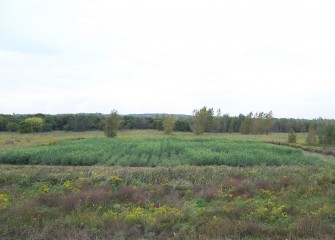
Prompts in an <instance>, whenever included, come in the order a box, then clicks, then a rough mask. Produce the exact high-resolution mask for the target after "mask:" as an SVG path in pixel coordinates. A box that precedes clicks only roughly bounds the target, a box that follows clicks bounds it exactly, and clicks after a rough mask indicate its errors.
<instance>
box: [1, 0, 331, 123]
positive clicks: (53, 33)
mask: <svg viewBox="0 0 335 240" xmlns="http://www.w3.org/2000/svg"><path fill="white" fill-rule="evenodd" d="M0 86H1V87H0V98H1V99H0V113H8V114H11V113H38V112H42V113H51V114H55V113H77V112H101V113H108V112H110V111H111V110H112V109H117V110H118V111H119V112H120V113H121V114H127V113H157V112H159V113H184V114H191V113H192V110H193V109H196V108H197V109H198V108H201V107H203V106H208V107H213V108H214V109H217V108H221V110H222V112H223V113H230V115H237V114H239V113H244V114H247V113H248V112H250V111H253V112H256V111H270V110H272V111H273V112H274V116H275V117H295V118H317V117H323V118H335V1H334V0H322V1H320V0H281V1H273V0H253V1H250V0H234V1H231V0H229V1H226V0H220V1H215V0H211V1H197V0H169V1H157V0H150V1H147V0H136V1H128V0H124V1H113V0H106V1H103V0H97V1H91V0H89V1H88V0H87V1H85V0H80V1H69V0H57V1H51V0H50V1H46V0H22V1H21V0H15V1H13V0H0Z"/></svg>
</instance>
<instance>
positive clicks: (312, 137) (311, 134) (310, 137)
mask: <svg viewBox="0 0 335 240" xmlns="http://www.w3.org/2000/svg"><path fill="white" fill-rule="evenodd" d="M306 143H307V144H308V145H315V144H317V140H316V130H315V124H313V123H311V124H310V125H309V128H308V134H307V137H306Z"/></svg>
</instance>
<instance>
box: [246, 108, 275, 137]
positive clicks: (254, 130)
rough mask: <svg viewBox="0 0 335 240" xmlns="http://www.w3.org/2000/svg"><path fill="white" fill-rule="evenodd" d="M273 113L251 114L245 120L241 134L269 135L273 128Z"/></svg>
mask: <svg viewBox="0 0 335 240" xmlns="http://www.w3.org/2000/svg"><path fill="white" fill-rule="evenodd" d="M272 118H273V113H272V111H270V112H268V113H265V112H259V113H255V114H253V113H252V112H251V113H249V114H248V115H247V116H246V117H245V119H244V120H243V122H242V124H241V127H240V132H241V133H242V134H269V133H270V132H271V127H272Z"/></svg>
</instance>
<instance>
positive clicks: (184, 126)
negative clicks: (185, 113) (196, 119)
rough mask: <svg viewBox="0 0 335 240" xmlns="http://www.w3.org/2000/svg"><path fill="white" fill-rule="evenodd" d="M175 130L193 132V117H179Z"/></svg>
mask: <svg viewBox="0 0 335 240" xmlns="http://www.w3.org/2000/svg"><path fill="white" fill-rule="evenodd" d="M174 131H179V132H191V119H190V118H177V119H176V123H175V125H174Z"/></svg>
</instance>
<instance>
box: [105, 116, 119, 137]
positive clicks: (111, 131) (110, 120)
mask: <svg viewBox="0 0 335 240" xmlns="http://www.w3.org/2000/svg"><path fill="white" fill-rule="evenodd" d="M120 123H121V119H120V116H119V114H118V112H117V111H116V110H113V111H112V112H111V114H110V115H109V116H108V117H107V118H106V119H105V127H104V133H105V135H106V136H107V137H116V136H117V131H118V130H119V126H120Z"/></svg>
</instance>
